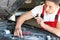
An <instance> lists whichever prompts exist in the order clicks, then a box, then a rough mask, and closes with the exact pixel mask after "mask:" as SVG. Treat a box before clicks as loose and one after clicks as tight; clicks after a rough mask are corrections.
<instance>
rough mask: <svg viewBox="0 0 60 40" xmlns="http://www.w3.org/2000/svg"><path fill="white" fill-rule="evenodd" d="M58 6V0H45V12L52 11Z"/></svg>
mask: <svg viewBox="0 0 60 40" xmlns="http://www.w3.org/2000/svg"><path fill="white" fill-rule="evenodd" d="M58 6H59V0H45V11H46V13H53V12H54V11H55V10H56V8H57V7H58Z"/></svg>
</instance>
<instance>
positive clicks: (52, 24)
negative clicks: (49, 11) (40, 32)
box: [41, 7, 60, 29]
mask: <svg viewBox="0 0 60 40" xmlns="http://www.w3.org/2000/svg"><path fill="white" fill-rule="evenodd" d="M59 13H60V8H59V10H58V12H57V14H56V16H55V20H54V21H53V22H50V21H48V22H44V23H45V24H47V25H49V26H50V27H53V28H56V24H57V22H58V15H59ZM43 16H44V7H43V11H42V14H41V17H42V18H43ZM41 28H42V27H41ZM42 29H44V28H42Z"/></svg>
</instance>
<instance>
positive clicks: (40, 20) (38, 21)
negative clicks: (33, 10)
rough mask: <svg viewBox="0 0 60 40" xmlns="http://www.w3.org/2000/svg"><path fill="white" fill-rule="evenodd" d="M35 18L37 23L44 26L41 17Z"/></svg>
mask: <svg viewBox="0 0 60 40" xmlns="http://www.w3.org/2000/svg"><path fill="white" fill-rule="evenodd" d="M35 19H36V20H37V23H38V24H40V25H41V26H43V24H44V21H43V19H42V18H41V17H35Z"/></svg>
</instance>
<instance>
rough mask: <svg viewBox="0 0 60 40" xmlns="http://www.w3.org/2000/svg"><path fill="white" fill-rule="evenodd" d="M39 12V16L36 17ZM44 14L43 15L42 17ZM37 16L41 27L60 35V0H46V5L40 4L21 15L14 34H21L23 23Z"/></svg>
mask: <svg viewBox="0 0 60 40" xmlns="http://www.w3.org/2000/svg"><path fill="white" fill-rule="evenodd" d="M37 14H38V16H39V17H35V16H36V15H37ZM40 16H42V17H40ZM33 17H34V18H35V19H36V20H37V22H38V24H39V25H40V26H39V27H41V28H43V29H45V30H47V31H49V32H51V33H53V34H55V35H57V36H59V37H60V8H59V0H45V4H44V5H39V6H37V7H35V8H34V9H32V10H31V11H29V12H26V13H25V14H24V15H22V16H21V17H19V19H18V20H17V24H16V27H15V31H14V35H16V36H21V37H23V35H22V30H21V25H22V24H23V22H24V21H26V20H29V19H31V18H33Z"/></svg>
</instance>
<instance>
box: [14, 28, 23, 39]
mask: <svg viewBox="0 0 60 40" xmlns="http://www.w3.org/2000/svg"><path fill="white" fill-rule="evenodd" d="M14 35H15V36H19V37H21V38H22V37H23V35H22V30H21V29H20V28H15V31H14Z"/></svg>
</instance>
